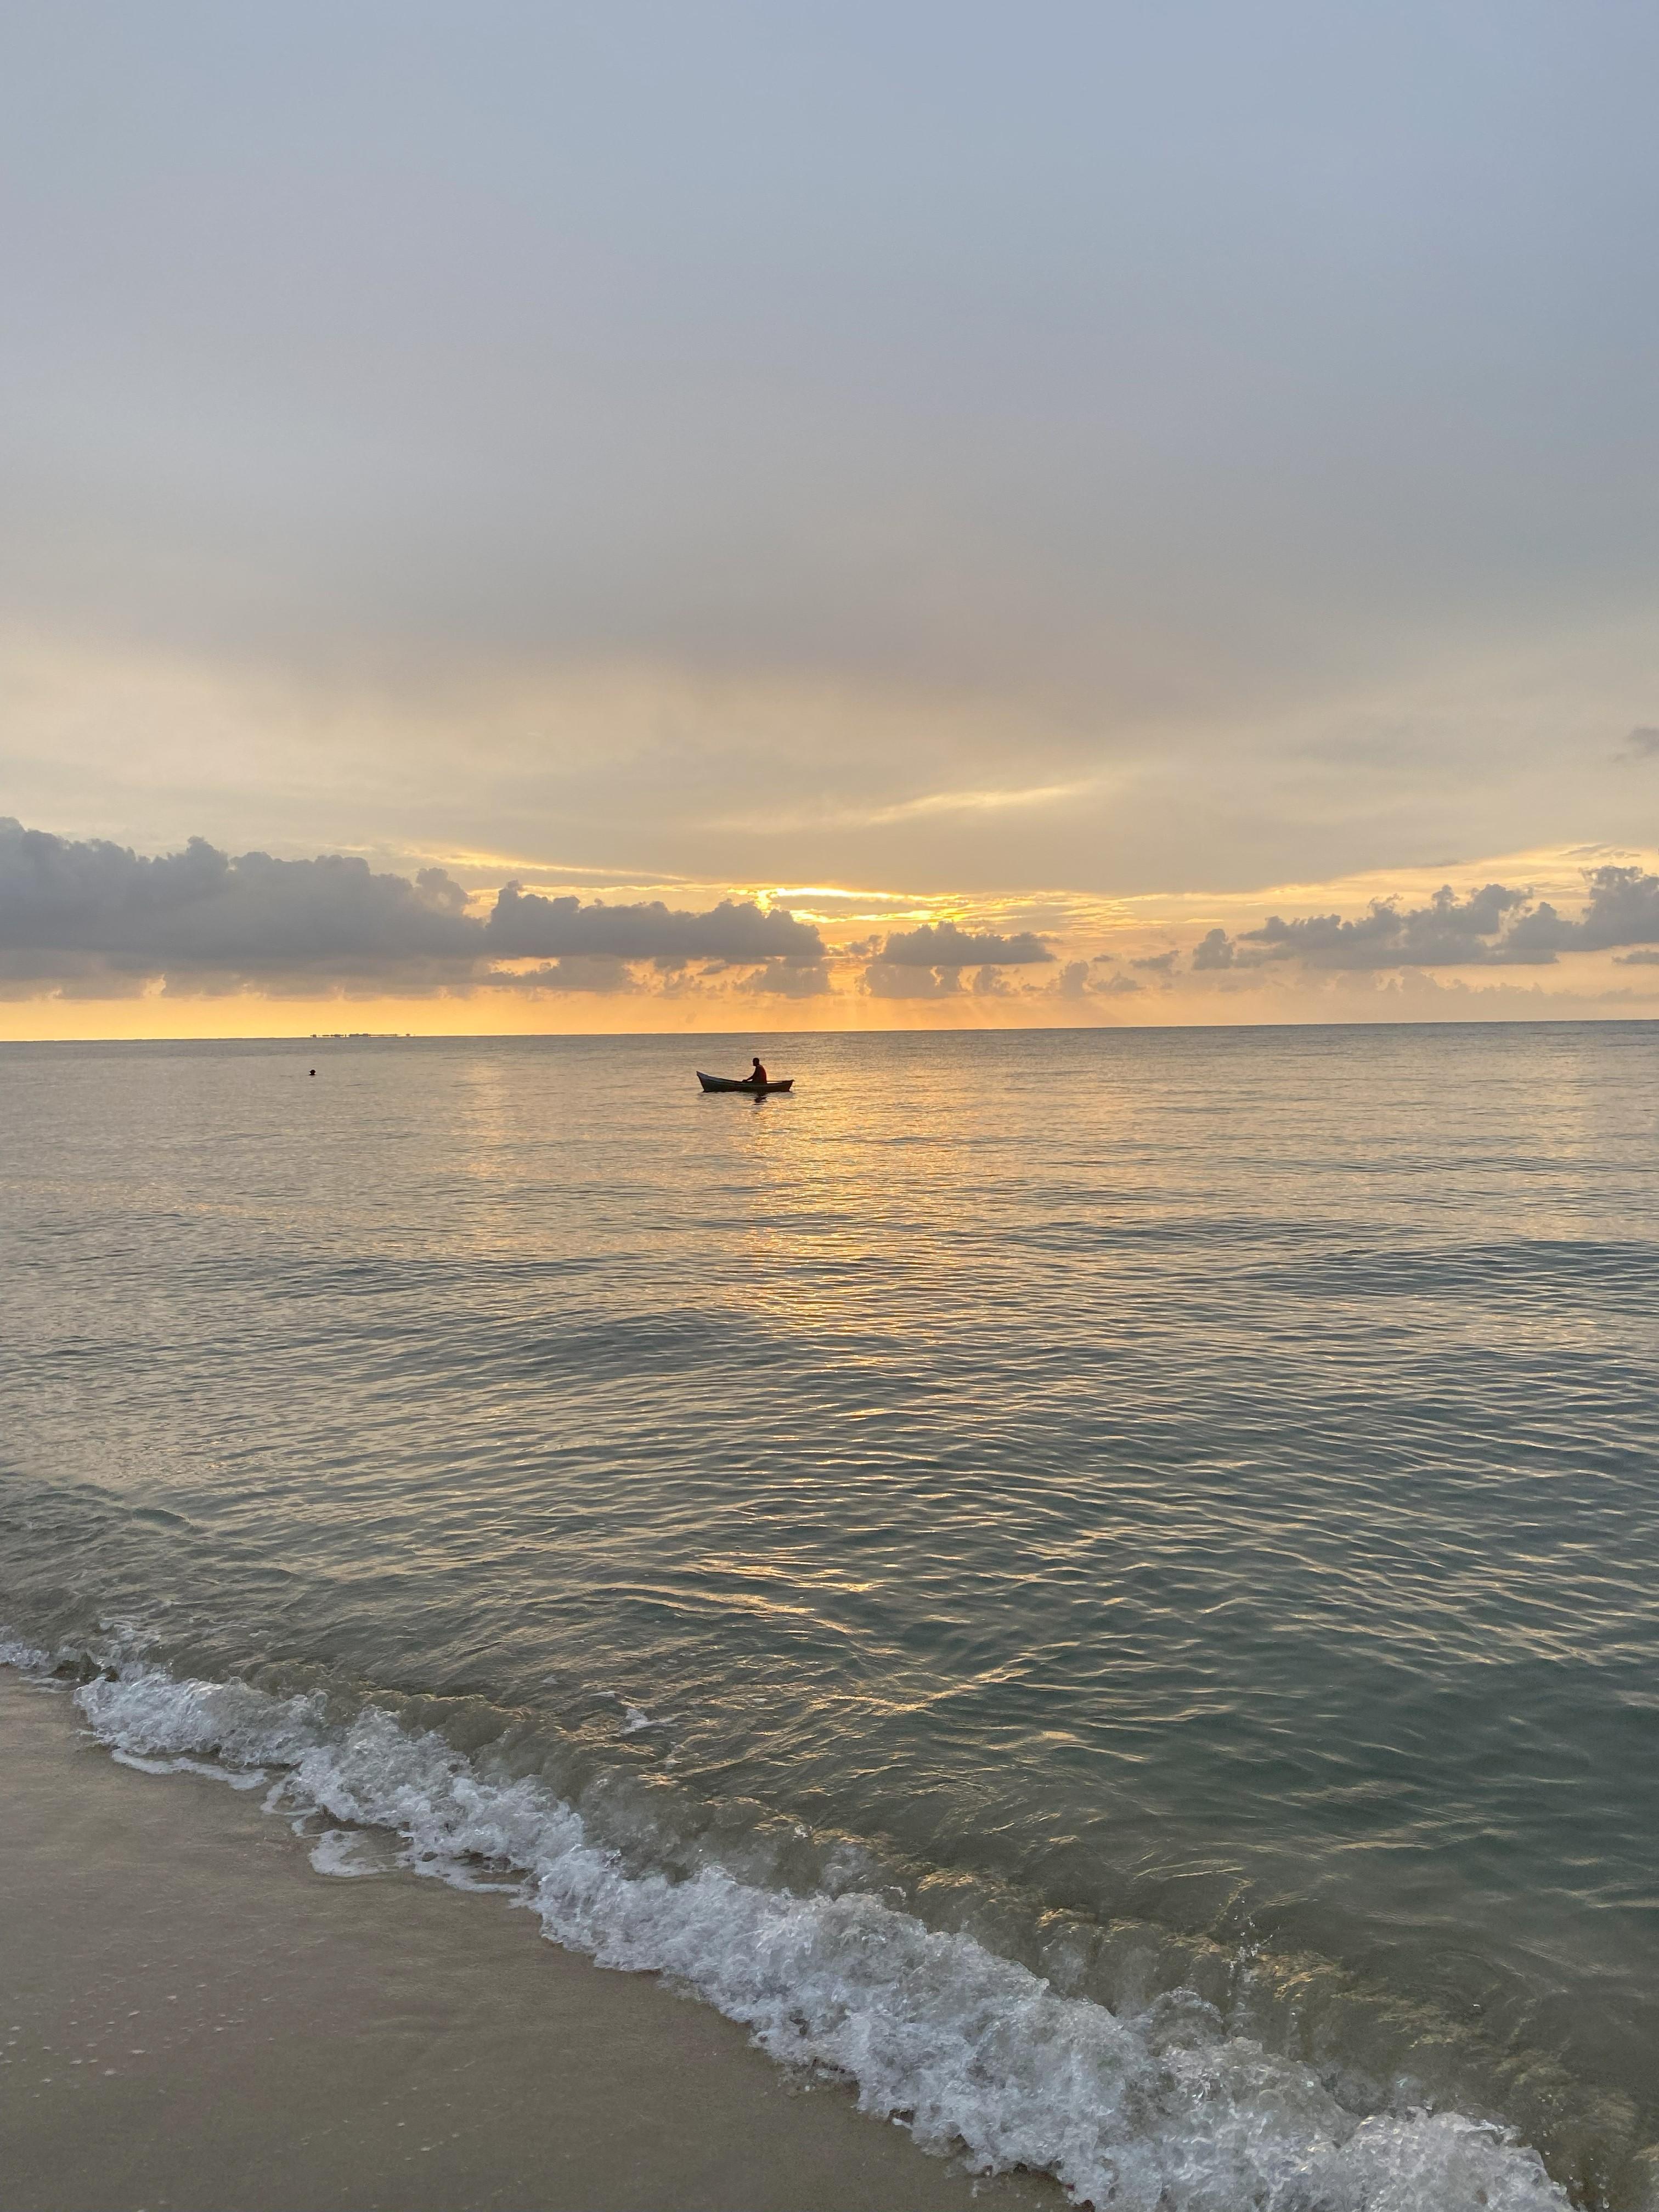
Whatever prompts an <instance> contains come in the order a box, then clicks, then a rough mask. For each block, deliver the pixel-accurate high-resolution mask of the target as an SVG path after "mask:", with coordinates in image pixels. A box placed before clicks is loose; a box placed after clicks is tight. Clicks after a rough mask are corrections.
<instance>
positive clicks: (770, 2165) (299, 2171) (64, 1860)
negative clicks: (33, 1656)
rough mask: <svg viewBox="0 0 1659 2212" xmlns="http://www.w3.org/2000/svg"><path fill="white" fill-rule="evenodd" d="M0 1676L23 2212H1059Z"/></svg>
mask: <svg viewBox="0 0 1659 2212" xmlns="http://www.w3.org/2000/svg"><path fill="white" fill-rule="evenodd" d="M78 1719H79V1716H78V1715H77V1714H76V1711H75V1709H74V1707H73V1706H72V1705H70V1700H69V1699H68V1697H67V1696H66V1695H65V1694H64V1693H63V1692H60V1691H55V1690H53V1689H51V1688H47V1687H44V1686H35V1685H33V1684H31V1683H29V1682H27V1680H24V1679H22V1678H21V1677H20V1676H18V1675H17V1674H15V1673H13V1672H12V1671H11V1670H10V1669H9V1668H0V1748H3V1753H4V1757H5V1763H6V1773H7V1778H8V1788H7V1791H6V1793H5V1795H4V1797H3V1799H0V1921H3V1924H4V1926H5V1927H6V1929H7V1954H8V1957H7V1966H8V1975H7V1980H8V1990H7V2000H6V2002H7V2007H8V2009H7V2011H6V2013H5V2016H4V2019H3V2021H0V2035H3V2038H4V2041H3V2050H0V2083H3V2085H4V2093H3V2096H0V2212H294V2208H295V2207H296V2206H304V2207H306V2208H307V2212H311V2208H317V2212H322V2208H329V2212H380V2208H387V2209H388V2212H425V2209H426V2208H431V2212H440V2208H442V2212H470V2208H474V2207H477V2208H481V2212H482V2208H489V2207H501V2208H516V2212H531V2208H538V2212H579V2208H591V2212H671V2208H683V2212H704V2208H707V2212H720V2209H721V2208H731V2207H734V2206H741V2207H743V2208H744V2212H837V2208H847V2212H912V2208H914V2212H966V2208H968V2207H969V2205H972V2204H977V2205H978V2206H980V2207H981V2208H983V2212H995V2208H999V2207H1000V2208H1005V2212H1059V2208H1060V2206H1061V2205H1062V2204H1063V2203H1064V2202H1065V2199H1064V2197H1062V2195H1061V2192H1060V2190H1059V2189H1058V2187H1057V2186H1056V2185H1054V2184H1053V2183H1052V2182H1049V2181H1048V2180H1046V2179H1042V2178H1041V2177H1037V2176H1028V2175H1012V2176H1006V2177H1002V2178H1000V2179H990V2180H986V2179H974V2178H972V2177H970V2176H969V2174H968V2173H966V2172H964V2171H963V2168H962V2167H961V2166H959V2165H957V2164H956V2163H955V2162H953V2161H950V2160H943V2159H939V2158H936V2157H933V2156H931V2155H929V2154H927V2152H925V2151H923V2150H921V2148H919V2147H918V2146H917V2145H916V2144H915V2142H913V2141H912V2140H911V2138H910V2137H909V2136H908V2134H907V2133H905V2132H904V2131H903V2130H902V2129H900V2128H898V2127H896V2126H893V2125H890V2124H883V2123H881V2122H880V2121H878V2120H875V2119H872V2118H868V2117H866V2115H864V2114H862V2113H860V2112H858V2111H857V2110H856V2109H855V2107H854V2103H853V2100H852V2096H851V2094H850V2093H849V2092H848V2090H847V2089H846V2088H845V2087H842V2085H841V2084H839V2083H836V2082H830V2081H801V2080H798V2079H793V2078H792V2077H791V2076H790V2075H788V2074H787V2073H786V2072H785V2071H784V2069H781V2068H780V2067H779V2066H777V2065H776V2064H775V2063H774V2062H773V2061H772V2060H770V2059H769V2058H768V2057H766V2056H765V2055H764V2054H763V2053H762V2052H761V2051H758V2050H757V2049H756V2048H755V2047H754V2046H753V2045H751V2044H750V2041H749V2040H748V2038H747V2036H746V2035H745V2034H744V2031H743V2030H742V2029H741V2028H739V2027H736V2026H734V2025H733V2024H732V2022H730V2021H726V2020H725V2019H723V2018H722V2017H721V2016H720V2015H719V2014H718V2013H716V2012H714V2010H713V2009H712V2008H710V2007H708V2006H707V2005H703V2004H701V2003H698V2002H696V2001H694V2000H692V1999H690V1998H687V1997H683V1996H678V1994H676V1993H675V1992H674V1991H673V1990H671V1989H669V1988H667V1987H665V1986H664V1985H663V1984H662V1983H661V1981H660V1980H659V1978H657V1977H656V1976H654V1975H646V1974H634V1973H618V1972H607V1971H605V1970H604V1969H602V1968H600V1967H598V1966H594V1965H593V1964H592V1962H591V1961H590V1960H586V1959H585V1958H582V1957H580V1956H578V1955H577V1954H574V1953H572V1952H569V1951H566V1950H564V1949H562V1948H560V1947H559V1946H558V1945H556V1944H554V1943H552V1942H549V1941H548V1940H547V1939H546V1938H545V1937H544V1936H543V1935H542V1933H541V1931H540V1929H539V1927H538V1923H537V1922H536V1920H535V1919H534V1917H533V1916H532V1915H531V1914H529V1913H527V1912H522V1911H511V1910H508V1909H506V1908H505V1907H504V1905H503V1901H502V1899H501V1898H500V1897H499V1896H489V1895H483V1896H467V1895H465V1894H462V1893H458V1892H457V1891H455V1890H454V1889H453V1888H450V1887H447V1886H446V1885H445V1884H442V1883H441V1882H437V1881H430V1880H422V1878H421V1877H420V1876H418V1875H415V1874H413V1873H411V1872H410V1871H408V1870H407V1869H397V1868H393V1867H392V1866H391V1865H390V1863H389V1861H388V1862H387V1863H385V1865H384V1869H383V1870H381V1869H377V1870H376V1873H375V1875H374V1877H373V1878H370V1879H355V1880H342V1879H339V1878H337V1876H330V1875H325V1874H323V1873H320V1872H319V1871H318V1870H317V1869H315V1868H314V1867H313V1863H312V1860H311V1854H310V1849H309V1847H308V1844H307V1842H306V1841H303V1840H301V1838H297V1837H295V1835H294V1834H293V1833H292V1832H291V1831H290V1829H289V1826H288V1824H287V1823H286V1822H285V1821H284V1820H280V1819H273V1818H271V1817H270V1816H269V1815H268V1814H265V1813H264V1812H263V1811H262V1810H261V1796H260V1794H259V1793H256V1792H244V1791H239V1790H233V1789H231V1788H229V1787H228V1786H227V1785H226V1784H225V1783H223V1782H222V1781H221V1780H217V1779H213V1778H208V1777H207V1776H205V1775H204V1776H194V1775H191V1774H187V1773H186V1774H168V1775H166V1776H164V1777H163V1776H155V1775H152V1774H148V1773H145V1772H143V1771H136V1770H135V1769H134V1768H133V1767H131V1766H129V1765H121V1764H118V1763H117V1762H116V1761H115V1760H114V1759H112V1757H111V1755H110V1753H108V1752H107V1751H106V1750H105V1749H104V1748H103V1747H101V1746H99V1745H96V1744H94V1742H92V1741H90V1740H89V1739H88V1737H87V1736H86V1735H84V1734H83V1733H82V1731H81V1730H80V1729H78V1727H77V1725H76V1724H77V1723H78Z"/></svg>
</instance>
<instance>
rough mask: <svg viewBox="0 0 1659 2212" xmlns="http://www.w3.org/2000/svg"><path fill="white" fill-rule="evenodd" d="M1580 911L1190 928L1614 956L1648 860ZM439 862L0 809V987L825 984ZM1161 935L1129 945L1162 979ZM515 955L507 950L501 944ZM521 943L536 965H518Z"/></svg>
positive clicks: (996, 945)
mask: <svg viewBox="0 0 1659 2212" xmlns="http://www.w3.org/2000/svg"><path fill="white" fill-rule="evenodd" d="M1584 881H1585V890H1586V892H1587V895H1588V896H1587V901H1586V903H1585V905H1584V907H1583V909H1582V911H1581V912H1580V913H1579V914H1578V915H1576V916H1570V915H1565V914H1562V913H1560V912H1559V911H1558V909H1557V908H1555V907H1553V906H1552V905H1551V904H1550V903H1549V902H1547V901H1539V902H1534V900H1533V898H1532V896H1531V895H1530V894H1529V893H1528V892H1527V891H1525V890H1517V889H1515V888H1513V887H1511V886H1510V885H1507V884H1486V885H1485V886H1484V887H1483V888H1481V889H1480V890H1475V891H1472V892H1470V893H1469V894H1468V896H1466V897H1460V896H1458V895H1457V894H1456V893H1455V892H1454V891H1453V890H1450V889H1449V888H1447V889H1445V890H1440V891H1438V892H1437V893H1436V894H1435V896H1434V897H1433V898H1432V899H1431V900H1430V901H1429V902H1428V903H1427V904H1426V905H1424V906H1419V907H1407V908H1402V907H1401V906H1399V905H1397V904H1389V903H1379V904H1376V905H1373V906H1372V907H1371V908H1370V909H1369V911H1368V912H1366V913H1364V914H1363V915H1358V916H1356V917H1354V918H1353V919H1352V920H1345V919H1344V918H1343V917H1342V916H1341V915H1336V914H1327V915H1310V916H1308V917H1306V918H1304V919H1300V920H1297V921H1285V919H1284V918H1283V916H1281V915H1270V916H1269V917H1268V919H1267V921H1265V922H1264V923H1263V924H1262V925H1261V927H1260V928H1259V929H1252V930H1246V931H1244V932H1243V933H1241V934H1239V935H1238V936H1237V937H1236V938H1230V937H1229V936H1228V935H1227V933H1226V932H1225V930H1222V929H1212V930H1210V931H1209V932H1208V933H1207V934H1206V936H1205V937H1204V938H1203V939H1200V942H1199V944H1198V945H1196V946H1194V950H1193V953H1192V957H1191V962H1190V967H1191V970H1192V971H1193V972H1194V973H1197V974H1206V973H1214V972H1219V971H1223V970H1233V971H1237V970H1239V969H1253V968H1261V967H1266V966H1268V965H1272V964H1275V963H1284V962H1294V963H1297V964H1298V965H1300V966H1301V967H1302V968H1304V969H1341V970H1366V969H1390V968H1396V969H1397V968H1451V967H1455V968H1472V967H1486V968H1498V967H1503V968H1513V967H1547V966H1549V965H1552V964H1553V963H1554V962H1555V961H1556V960H1558V959H1559V957H1560V955H1561V954H1563V953H1564V952H1595V951H1622V954H1623V958H1624V961H1625V963H1626V964H1628V965H1632V966H1635V965H1651V964H1652V963H1654V961H1655V960H1656V958H1659V955H1656V954H1655V953H1654V952H1651V951H1644V950H1640V949H1638V950H1629V949H1627V948H1632V947H1635V948H1642V947H1648V946H1656V945H1659V876H1656V875H1650V874H1648V873H1646V872H1644V870H1642V869H1640V868H1638V867H1628V866H1602V867H1598V868H1592V869H1589V870H1588V871H1586V873H1585V878H1584ZM467 909H468V896H467V894H466V892H465V890H463V888H462V887H461V885H460V884H458V883H456V882H455V880H454V879H453V877H451V876H449V875H447V874H446V873H445V872H444V871H443V870H442V869H441V868H428V869H424V870H422V872H421V873H420V874H418V875H417V876H416V877H414V878H408V877H405V876H398V875H390V874H383V875H377V874H375V873H374V872H373V871H372V870H371V869H370V868H369V866H368V864H367V863H366V862H365V861H363V860H354V859H349V858H346V857H343V856H342V855H339V854H325V855H323V856H321V857H319V858H318V859H315V860H276V859H273V858H272V856H271V855H270V854H267V853H244V854H240V855H233V854H227V853H222V852H221V851H219V850H218V849H217V848H216V847H214V846H212V845H210V844H208V843H207V842H205V841H204V839H202V838H199V837H195V838H192V839H191V842H189V844H188V845H186V846H185V848H184V850H183V851H182V852H179V853H172V854H165V855H162V856H161V857H158V858H155V859H146V858H144V857H143V856H142V855H141V854H136V853H134V852H132V851H131V850H130V849H129V848H126V847H125V846H121V845H116V844H112V843H110V842H107V841H106V840H103V839H99V838H90V839H76V838H70V837H58V836H52V835H51V834H49V833H48V832H46V831H45V830H39V829H24V828H23V827H22V825H21V823H18V822H15V821H13V820H10V819H8V818H4V817H0V990H4V991H6V992H7V993H9V994H11V995H18V994H31V993H33V992H36V991H45V990H57V991H60V992H64V993H66V994H70V995H74V996H82V997H87V998H96V997H111V996H120V995H124V994H128V993H131V992H134V991H137V990H139V989H142V988H143V987H144V986H145V984H146V983H148V982H149V981H151V980H152V979H154V978H155V977H158V976H159V977H161V978H164V979H165V982H166V986H167V988H169V989H171V990H175V991H179V992H181V993H201V992H213V991H228V990H239V989H243V988H257V989H258V990H261V991H264V992H267V993H270V994H276V995H282V994H301V993H303V992H315V991H317V990H319V989H320V990H332V989H337V988H342V987H343V988H361V989H367V990H375V991H383V992H387V993H401V994H410V993H418V992H422V991H433V990H443V989H470V988H477V987H485V988H489V989H494V990H500V991H503V992H515V993H524V992H532V993H533V992H540V991H612V992H614V991H625V990H631V989H635V988H639V987H641V980H640V970H641V967H642V966H648V967H649V968H651V969H655V970H656V971H657V974H658V975H659V977H661V978H663V979H665V980H666V981H667V982H668V983H669V985H670V986H671V985H672V983H673V981H674V980H675V979H676V978H685V977H696V978H702V977H707V976H711V975H720V976H724V977H726V978H727V979H728V980H729V981H730V984H731V987H733V988H736V989H738V990H739V991H743V992H756V993H762V994H771V995H774V996H775V997H778V998H782V999H805V998H812V997H817V996H818V995H820V994H823V992H825V991H827V990H828V989H829V974H828V970H827V969H826V967H825V965H824V960H825V947H824V945H823V940H822V939H821V938H820V937H819V935H818V933H817V930H816V929H815V928H813V927H811V925H810V924H808V923H806V922H803V921H797V920H796V918H795V917H794V915H792V914H790V913H788V912H787V910H784V909H781V908H780V909H776V910H775V911H772V912H770V913H769V912H767V911H766V910H764V909H763V908H761V907H759V906H757V905H755V904H754V903H753V902H747V901H745V902H737V901H733V900H730V899H726V900H722V901H721V902H720V904H719V905H718V906H714V907H711V908H708V910H707V911H706V912H704V913H701V914H697V913H690V912H686V911H683V910H679V909H677V908H671V907H667V906H665V905H664V904H663V903H662V902H661V901H659V900H653V901H650V902H639V903H636V904H634V905H623V906H610V905H606V904H605V902H603V901H601V900H595V901H593V902H592V903H588V904H585V903H584V902H582V901H581V900H580V898H577V897H574V896H567V897H560V898H548V897H544V896H543V895H542V894H541V893H539V892H537V891H526V890H525V889H524V888H523V886H522V885H521V884H517V883H509V884H506V885H504V886H503V887H502V889H501V890H500V891H499V892H498V893H497V895H496V898H495V904H494V906H493V907H492V908H491V909H490V910H489V913H488V914H487V915H474V914H471V913H469V912H468V910H467ZM864 949H865V950H866V951H869V952H870V954H871V955H872V957H871V958H870V959H869V962H868V964H867V966H866V969H865V973H864V976H863V987H864V988H865V989H866V991H867V992H869V993H870V994H872V996H874V997H877V998H883V999H909V1000H921V999H939V998H946V997H951V996H954V995H955V994H958V993H960V992H962V991H963V989H964V988H965V987H966V986H965V985H964V981H963V975H964V971H965V970H968V969H975V970H976V971H977V975H976V977H975V981H974V983H973V986H972V987H973V989H974V990H975V991H976V992H979V993H981V994H997V993H1006V992H1007V991H1008V990H1009V989H1011V988H1012V983H1011V981H1010V979H1009V977H1008V975H1007V973H1006V971H1007V970H1009V969H1021V968H1033V967H1037V966H1041V965H1046V964H1050V963H1053V962H1054V954H1053V952H1051V951H1049V949H1048V946H1047V945H1045V944H1044V943H1043V941H1042V939H1041V938H1039V937H1037V936H1036V935H1035V934H1034V933H1031V932H1030V931H1029V930H1028V931H1022V932H1019V933H1016V934H1014V935H1012V936H1001V935H999V934H997V933H994V932H991V931H972V930H964V929H963V928H962V927H959V926H958V925H957V923H955V922H953V921H941V922H927V923H923V924H921V926H920V927H916V928H914V929H908V930H897V931H894V932H892V933H890V934H889V935H888V937H887V938H886V939H885V941H884V943H883V944H881V945H874V944H873V943H872V945H870V946H868V947H866V948H864ZM1176 959H1177V956H1176V954H1175V953H1174V952H1164V953H1159V954H1157V955H1155V956H1151V957H1146V958H1143V959H1139V960H1136V961H1135V962H1133V963H1132V964H1133V966H1134V967H1136V968H1138V969H1148V970H1152V971H1153V972H1154V974H1155V975H1156V976H1157V977H1158V980H1159V981H1163V982H1164V983H1166V984H1167V981H1168V979H1169V977H1170V974H1171V973H1172V971H1173V970H1174V969H1175V966H1176ZM503 963H513V964H503ZM529 963H534V964H533V965H532V964H529ZM1054 987H1055V988H1056V989H1057V990H1058V991H1059V992H1060V994H1061V995H1062V996H1079V995H1081V994H1084V993H1085V992H1088V993H1090V994H1100V993H1102V992H1108V991H1109V992H1128V991H1133V990H1139V989H1141V988H1143V986H1142V985H1141V984H1139V983H1138V982H1136V981H1134V980H1133V978H1132V977H1130V976H1127V975H1121V976H1117V977H1115V978H1114V979H1113V980H1112V981H1110V982H1109V983H1099V982H1095V981H1091V980H1090V979H1089V978H1088V975H1087V972H1086V969H1085V968H1084V967H1083V966H1082V965H1081V964H1080V963H1079V964H1078V965H1075V966H1073V967H1070V968H1066V969H1064V970H1063V971H1061V973H1060V975H1059V977H1058V979H1057V981H1056V983H1055V986H1054Z"/></svg>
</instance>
